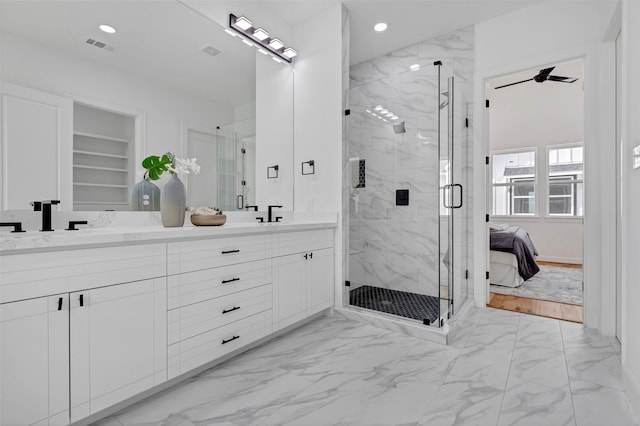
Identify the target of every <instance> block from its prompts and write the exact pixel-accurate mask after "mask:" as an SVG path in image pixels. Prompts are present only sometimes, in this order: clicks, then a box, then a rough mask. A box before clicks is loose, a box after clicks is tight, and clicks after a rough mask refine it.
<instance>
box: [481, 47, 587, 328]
mask: <svg viewBox="0 0 640 426" xmlns="http://www.w3.org/2000/svg"><path fill="white" fill-rule="evenodd" d="M583 80H584V63H583V59H582V58H580V59H574V60H569V61H565V62H561V63H554V64H548V65H546V64H545V65H541V66H539V67H536V68H533V69H528V70H524V71H522V72H518V73H514V74H510V75H505V76H501V77H499V78H495V79H492V80H489V81H488V86H489V87H488V93H489V141H490V155H489V157H488V164H489V173H488V183H487V195H488V198H487V199H488V200H489V201H488V202H489V206H488V211H489V213H490V217H489V236H490V237H489V247H488V248H487V249H488V259H489V286H490V288H489V302H488V306H491V307H494V308H499V309H506V310H513V311H518V312H523V313H529V314H533V315H539V316H546V317H552V318H558V319H562V320H568V321H573V322H582V320H583V310H582V305H583V288H584V285H583V273H582V266H583V234H584V229H583V222H584V220H583V219H584V193H585V190H584V173H585V170H584V146H583V141H584V118H583V116H584V90H583V89H584V86H583Z"/></svg>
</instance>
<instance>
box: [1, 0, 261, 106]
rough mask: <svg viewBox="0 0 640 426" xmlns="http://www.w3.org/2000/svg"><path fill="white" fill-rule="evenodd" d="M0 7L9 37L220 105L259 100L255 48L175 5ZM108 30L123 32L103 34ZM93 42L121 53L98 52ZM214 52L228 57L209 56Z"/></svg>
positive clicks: (92, 2)
mask: <svg viewBox="0 0 640 426" xmlns="http://www.w3.org/2000/svg"><path fill="white" fill-rule="evenodd" d="M0 7H1V12H2V13H1V16H0V17H1V19H2V20H1V27H0V29H1V30H2V33H3V34H4V33H11V34H13V35H16V36H18V37H23V38H26V39H28V40H31V41H34V42H37V43H39V44H42V45H45V46H48V47H51V48H54V49H57V50H60V51H61V52H64V53H66V54H69V55H73V56H76V57H80V58H83V59H85V60H88V61H92V62H97V63H99V64H101V65H102V66H104V67H105V69H109V68H114V69H117V70H119V71H121V72H125V73H128V74H133V75H135V76H138V77H141V78H143V79H145V80H150V81H155V82H156V83H158V84H161V85H164V86H167V85H169V86H172V87H174V88H178V89H179V90H183V91H186V92H189V93H191V94H195V95H196V96H199V97H202V98H206V99H212V100H215V101H217V102H220V103H224V104H230V105H234V106H238V105H242V104H245V103H247V102H252V101H254V100H255V55H256V51H255V49H252V48H249V47H248V46H244V45H243V44H242V43H241V41H240V40H239V38H237V37H230V36H229V35H227V34H225V32H224V31H223V28H222V27H221V26H220V25H218V24H216V23H215V22H213V21H211V20H209V19H207V18H205V17H204V16H202V15H200V14H198V13H197V12H195V11H193V10H191V9H189V8H188V7H185V6H184V5H182V4H180V3H177V2H175V1H166V0H165V1H114V0H84V1H65V0H58V1H52V0H44V1H42V0H41V1H24V0H18V1H15V0H1V1H0ZM103 23H107V24H109V25H112V26H114V27H115V28H116V29H117V30H118V31H117V33H115V34H106V33H103V32H102V31H100V30H99V29H98V25H100V24H103ZM88 38H93V39H95V40H98V41H102V42H104V43H106V44H107V45H110V46H113V48H114V49H113V51H107V50H105V49H99V48H96V47H94V46H91V45H89V44H87V43H86V40H87V39H88ZM208 45H211V46H213V47H214V48H215V49H217V50H220V51H221V53H220V54H219V55H218V56H210V55H207V54H205V53H203V52H202V51H201V49H202V48H204V47H206V46H208ZM46 66H47V64H43V67H46Z"/></svg>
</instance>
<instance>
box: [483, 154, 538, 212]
mask: <svg viewBox="0 0 640 426" xmlns="http://www.w3.org/2000/svg"><path fill="white" fill-rule="evenodd" d="M491 157H492V163H491V164H492V165H493V166H492V186H493V188H492V189H493V212H492V214H493V215H495V216H513V215H534V214H535V213H536V203H535V197H536V152H535V151H534V150H526V151H525V150H523V151H517V152H515V151H512V152H508V153H496V154H493V155H492V156H491Z"/></svg>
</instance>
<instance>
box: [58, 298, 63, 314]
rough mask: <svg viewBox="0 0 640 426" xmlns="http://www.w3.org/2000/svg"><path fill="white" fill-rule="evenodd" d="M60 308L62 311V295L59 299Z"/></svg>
mask: <svg viewBox="0 0 640 426" xmlns="http://www.w3.org/2000/svg"><path fill="white" fill-rule="evenodd" d="M58 310H59V311H61V310H62V297H60V298H59V299H58Z"/></svg>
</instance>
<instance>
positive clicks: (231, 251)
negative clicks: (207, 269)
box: [222, 249, 240, 254]
mask: <svg viewBox="0 0 640 426" xmlns="http://www.w3.org/2000/svg"><path fill="white" fill-rule="evenodd" d="M229 253H240V250H238V249H236V250H223V251H222V254H229Z"/></svg>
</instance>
